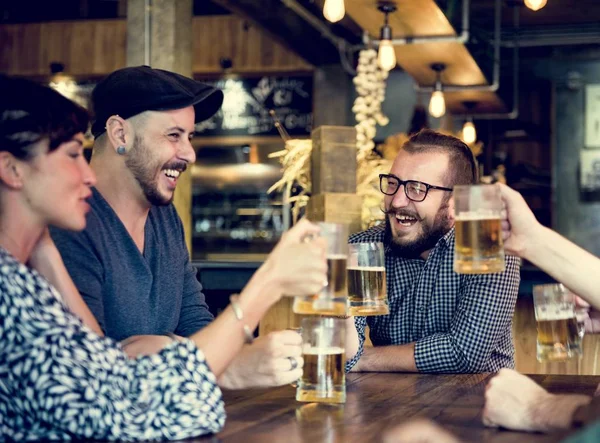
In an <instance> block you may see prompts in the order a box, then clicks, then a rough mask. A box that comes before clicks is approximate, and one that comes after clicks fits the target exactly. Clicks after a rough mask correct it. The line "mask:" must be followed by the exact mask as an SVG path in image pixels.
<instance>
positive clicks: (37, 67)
mask: <svg viewBox="0 0 600 443" xmlns="http://www.w3.org/2000/svg"><path fill="white" fill-rule="evenodd" d="M193 32H194V35H193V49H192V50H193V72H194V73H195V74H200V75H206V74H208V75H217V74H222V73H223V70H222V68H221V65H220V59H221V58H230V59H231V60H232V61H233V68H234V69H233V70H232V72H235V73H241V74H244V73H257V74H258V73H261V74H262V73H268V72H290V71H310V70H312V69H313V67H312V66H311V65H310V64H308V63H307V62H305V61H304V60H303V59H302V58H300V57H299V56H298V55H296V54H295V53H294V52H292V51H291V50H289V49H287V48H286V47H285V46H284V45H282V44H280V43H279V42H277V41H275V40H273V39H272V38H271V37H270V36H269V35H268V34H267V33H265V32H264V31H262V30H261V29H259V28H257V27H256V26H253V25H250V24H249V23H248V24H247V23H246V22H245V21H244V20H243V19H241V18H238V17H236V16H233V15H227V16H207V17H194V19H193ZM126 41H127V28H126V22H125V20H122V19H118V20H86V21H65V22H47V23H29V24H12V25H3V26H0V72H3V73H6V74H11V75H23V76H32V77H34V76H48V75H50V63H52V62H59V63H62V64H64V65H65V72H66V73H68V74H70V75H73V76H76V77H92V76H103V75H106V74H108V73H110V72H112V71H114V70H115V69H119V68H122V67H124V66H125V63H126V61H125V52H126V51H125V49H126Z"/></svg>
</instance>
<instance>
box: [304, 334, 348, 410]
mask: <svg viewBox="0 0 600 443" xmlns="http://www.w3.org/2000/svg"><path fill="white" fill-rule="evenodd" d="M302 357H303V358H304V371H303V374H302V378H301V379H300V382H299V383H298V389H297V391H296V400H297V401H302V402H326V403H344V402H345V401H346V374H345V364H346V353H345V351H344V349H343V348H341V347H337V346H330V347H325V348H314V347H306V348H305V349H304V351H303V355H302Z"/></svg>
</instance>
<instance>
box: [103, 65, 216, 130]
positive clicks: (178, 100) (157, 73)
mask: <svg viewBox="0 0 600 443" xmlns="http://www.w3.org/2000/svg"><path fill="white" fill-rule="evenodd" d="M222 103H223V92H222V91H221V90H219V89H216V88H213V87H212V86H209V85H205V84H203V83H200V82H197V81H196V80H192V79H191V78H187V77H184V76H183V75H179V74H176V73H174V72H170V71H165V70H163V69H153V68H151V67H150V66H135V67H131V68H123V69H119V70H118V71H115V72H113V73H112V74H110V75H109V76H108V77H106V78H105V79H104V80H102V81H101V82H100V83H98V84H97V85H96V87H95V88H94V91H93V92H92V108H93V111H94V116H95V118H94V123H93V125H92V134H94V137H98V136H99V135H102V133H103V132H104V131H106V128H105V126H106V120H108V118H109V117H110V116H111V115H118V116H120V117H122V118H124V119H127V118H130V117H133V116H134V115H137V114H141V113H142V112H145V111H170V110H173V109H182V108H187V107H188V106H194V111H195V112H196V119H195V121H196V123H198V122H201V121H203V120H206V119H208V118H210V117H212V116H213V115H214V114H215V113H216V112H217V111H218V110H219V108H220V107H221V104H222Z"/></svg>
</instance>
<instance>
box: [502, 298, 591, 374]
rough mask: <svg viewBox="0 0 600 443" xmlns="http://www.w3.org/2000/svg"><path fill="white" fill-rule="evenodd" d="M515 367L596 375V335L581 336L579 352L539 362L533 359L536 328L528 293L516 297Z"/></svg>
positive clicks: (528, 372)
mask: <svg viewBox="0 0 600 443" xmlns="http://www.w3.org/2000/svg"><path fill="white" fill-rule="evenodd" d="M513 336H514V341H515V366H516V367H515V369H516V370H517V371H519V372H522V373H525V374H568V375H600V336H599V335H598V334H595V335H586V336H584V338H583V356H582V357H581V358H579V359H573V360H571V361H568V362H562V363H555V362H553V363H540V362H538V361H537V359H536V337H537V329H536V323H535V315H534V312H533V301H532V298H531V297H527V296H525V297H520V298H519V300H518V302H517V308H516V310H515V317H514V321H513Z"/></svg>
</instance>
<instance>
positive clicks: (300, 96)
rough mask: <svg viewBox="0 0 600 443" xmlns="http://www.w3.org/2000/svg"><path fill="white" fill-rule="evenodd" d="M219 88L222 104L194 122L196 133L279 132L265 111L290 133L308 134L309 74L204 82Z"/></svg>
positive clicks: (310, 104)
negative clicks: (210, 116)
mask: <svg viewBox="0 0 600 443" xmlns="http://www.w3.org/2000/svg"><path fill="white" fill-rule="evenodd" d="M204 83H209V84H212V85H214V86H215V87H217V88H219V89H221V90H222V91H223V93H224V95H225V99H224V101H223V106H222V107H221V109H220V110H219V112H217V114H215V115H214V116H213V117H212V118H210V119H209V120H207V121H204V122H201V123H198V124H197V125H196V133H197V134H198V135H200V136H235V135H241V136H244V135H251V136H265V135H275V136H276V135H279V133H278V132H277V129H276V128H275V126H274V125H273V117H272V116H271V115H270V113H269V111H271V110H273V111H275V114H276V116H277V119H278V120H279V121H280V122H281V124H282V125H283V126H284V127H285V129H286V130H287V132H288V133H289V134H290V135H292V136H300V135H304V136H305V135H308V134H310V131H311V124H312V88H313V83H312V77H311V76H294V77H261V78H246V79H226V80H218V81H213V82H208V81H205V82H204Z"/></svg>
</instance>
